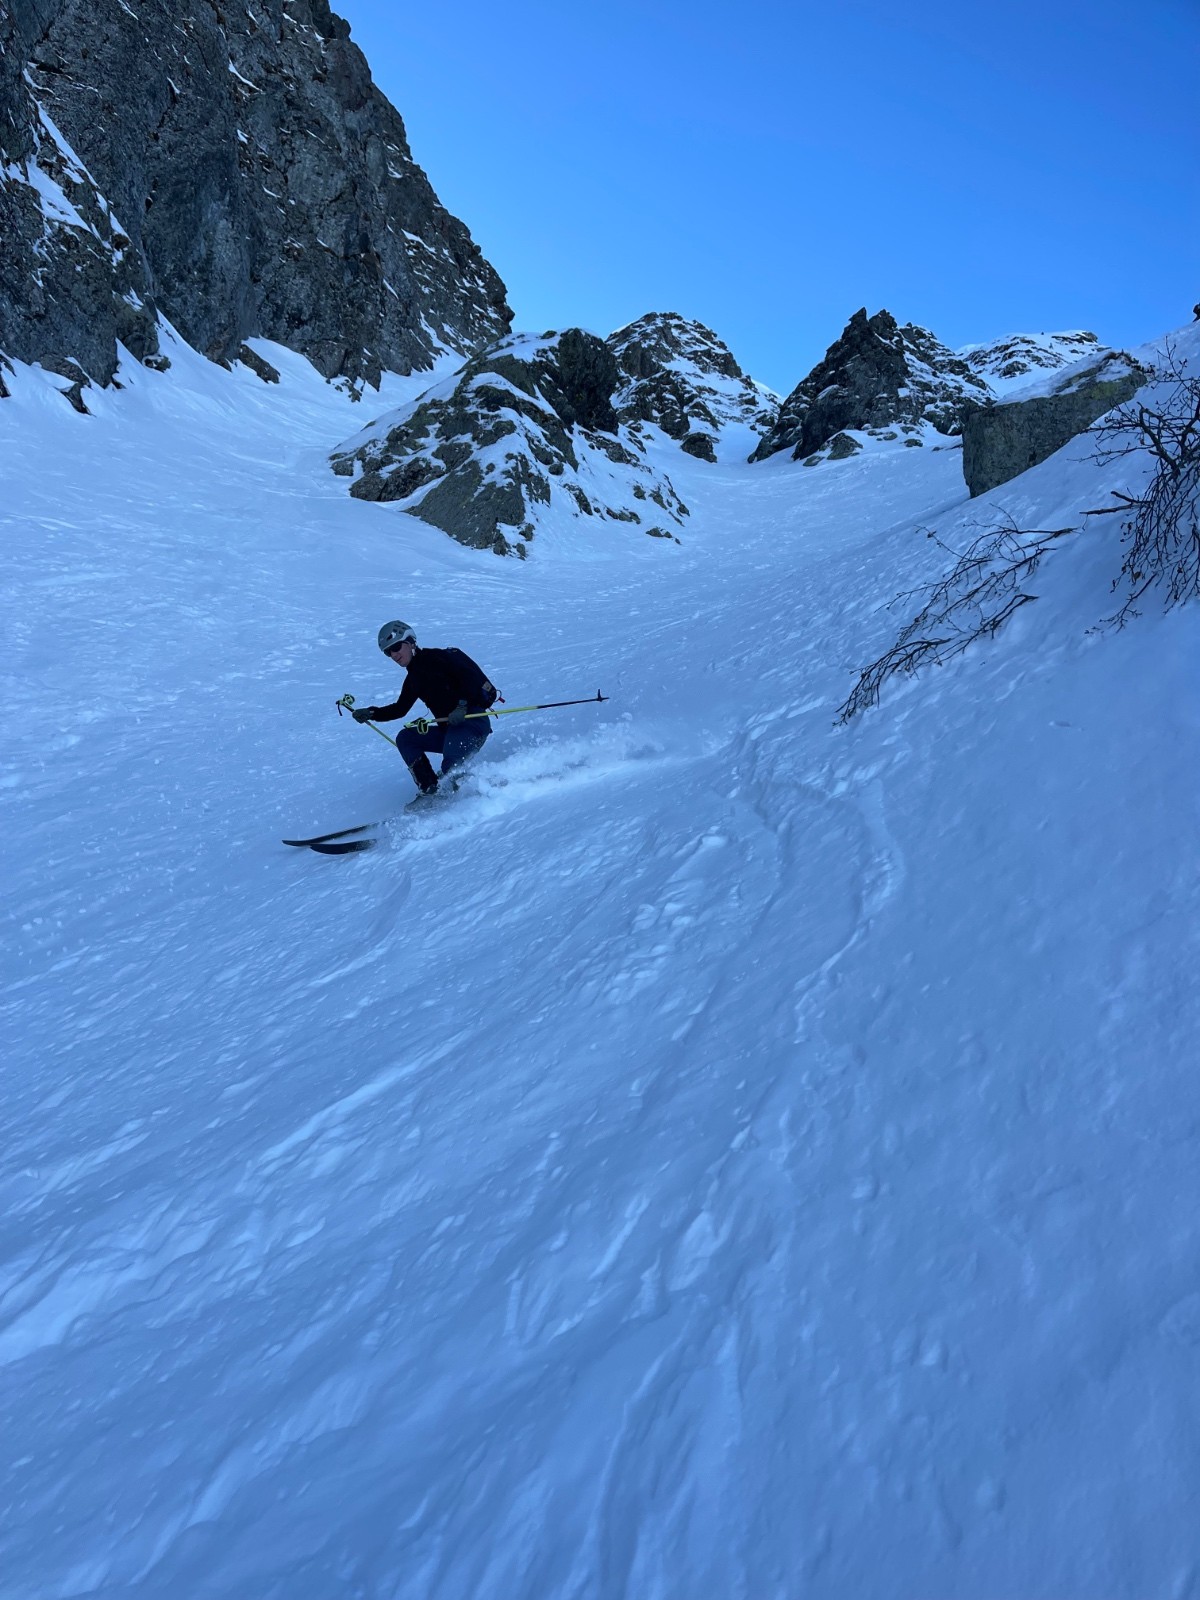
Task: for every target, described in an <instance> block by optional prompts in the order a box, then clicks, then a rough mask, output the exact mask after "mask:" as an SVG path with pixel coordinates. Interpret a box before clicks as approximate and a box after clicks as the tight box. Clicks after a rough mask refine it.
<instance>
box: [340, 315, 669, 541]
mask: <svg viewBox="0 0 1200 1600" xmlns="http://www.w3.org/2000/svg"><path fill="white" fill-rule="evenodd" d="M618 380H619V373H618V369H617V363H616V359H615V357H614V356H613V354H612V352H611V350H610V349H609V347H608V346H607V345H606V344H605V342H604V340H603V339H600V338H598V337H597V336H596V335H595V334H591V333H585V332H584V331H583V330H582V329H580V328H568V329H566V330H565V331H564V332H560V333H546V334H542V335H540V336H535V335H532V334H515V335H512V336H511V337H509V338H507V339H502V340H500V341H499V342H498V343H496V344H494V345H491V346H490V347H489V348H488V349H487V350H485V351H483V352H482V353H481V354H480V355H478V356H476V357H475V358H474V359H473V360H471V361H469V362H468V363H467V365H466V366H465V367H463V368H462V369H461V371H459V372H457V373H455V374H454V375H453V376H452V377H450V378H448V379H446V380H444V381H443V382H442V383H440V384H436V385H434V386H433V387H432V388H430V389H429V390H427V391H426V393H425V394H424V395H422V396H421V398H420V399H419V400H418V401H417V402H416V403H415V404H413V405H411V406H407V407H404V408H402V409H401V410H399V411H396V412H392V413H390V414H389V415H387V416H384V417H382V418H381V419H380V420H379V421H378V422H376V423H374V424H372V425H371V426H370V427H369V428H367V429H365V430H364V432H363V433H362V434H360V435H359V436H358V437H357V438H355V439H352V440H350V441H348V443H347V444H346V445H345V446H343V447H342V448H341V449H340V450H338V451H335V452H334V455H333V457H332V461H333V469H334V471H335V472H337V473H339V474H341V475H343V476H347V477H353V478H354V482H353V483H352V484H351V487H350V493H351V494H352V495H354V496H355V497H356V498H357V499H360V500H386V501H395V502H396V503H397V504H398V505H399V506H400V508H401V509H402V510H404V511H410V512H412V513H413V515H414V516H418V517H421V518H422V519H423V520H424V521H426V522H431V523H432V524H433V525H434V526H435V527H438V528H441V529H443V530H444V531H445V532H446V533H448V534H450V535H451V536H452V537H453V538H455V539H457V540H459V541H460V543H462V544H467V545H473V546H476V547H477V548H485V549H487V548H490V549H492V550H495V551H496V553H497V554H499V555H507V554H510V553H516V554H518V555H521V556H523V555H525V553H526V545H527V543H528V541H529V540H531V539H532V538H533V537H534V534H535V532H536V531H537V529H538V527H539V526H540V525H541V524H542V523H543V522H544V521H545V520H546V517H547V514H549V515H550V518H551V520H554V519H556V518H557V517H559V516H561V515H563V514H566V515H568V516H570V517H572V518H582V517H587V518H593V519H595V521H596V524H597V525H600V524H602V523H605V522H609V523H611V522H617V523H627V524H629V525H631V526H632V527H636V528H640V529H641V530H642V531H643V532H645V533H649V534H653V535H656V536H658V537H675V532H676V529H677V528H679V527H680V526H681V525H682V522H683V519H684V518H685V517H686V516H687V514H688V511H687V507H686V506H685V505H684V504H683V502H682V500H680V498H679V496H678V495H677V494H676V493H675V490H674V488H673V487H672V484H671V481H670V479H669V478H668V477H667V476H666V475H665V474H663V473H659V472H657V471H656V470H655V469H654V468H653V467H652V466H651V465H650V464H649V461H648V460H647V456H646V448H645V443H644V441H643V440H642V439H641V438H640V437H639V436H638V434H637V433H635V432H634V431H633V430H631V429H630V428H629V427H627V426H625V425H623V424H622V423H621V422H620V420H619V419H618V416H617V413H616V411H615V410H614V408H613V394H614V391H615V390H616V388H617V384H618Z"/></svg>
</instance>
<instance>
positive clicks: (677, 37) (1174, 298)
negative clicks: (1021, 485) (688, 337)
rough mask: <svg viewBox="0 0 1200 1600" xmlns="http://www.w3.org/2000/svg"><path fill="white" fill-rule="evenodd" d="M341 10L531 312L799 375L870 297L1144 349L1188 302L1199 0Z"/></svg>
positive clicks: (376, 2) (512, 292) (521, 319)
mask: <svg viewBox="0 0 1200 1600" xmlns="http://www.w3.org/2000/svg"><path fill="white" fill-rule="evenodd" d="M333 5H334V9H335V10H336V11H338V12H339V13H340V14H341V15H343V16H345V17H346V18H347V20H348V21H349V22H350V24H351V28H352V32H353V37H354V39H355V40H356V41H357V42H358V44H359V45H360V46H361V47H362V49H363V50H364V51H365V52H366V55H367V58H368V60H369V61H370V63H371V67H372V70H373V72H374V76H375V79H376V81H377V82H378V83H379V85H380V86H381V88H382V89H383V90H384V92H385V93H386V94H387V95H388V96H389V97H390V98H391V99H392V100H393V101H394V103H395V104H396V106H397V108H398V109H399V111H400V113H401V115H402V116H403V117H404V119H405V123H406V126H407V128H408V133H409V140H410V143H411V145H412V149H413V154H414V156H415V158H416V159H417V161H418V162H420V164H421V165H422V166H423V167H424V168H425V170H426V171H427V172H428V173H429V176H430V178H431V180H432V182H433V184H434V187H435V189H436V190H437V192H438V194H439V196H440V197H441V199H442V201H443V203H444V204H445V205H446V206H447V207H448V208H449V209H450V210H451V211H453V212H454V213H455V214H456V215H457V216H460V217H461V218H462V219H463V221H464V222H465V223H466V224H467V226H468V227H469V228H470V229H471V232H472V233H473V235H474V236H475V238H476V239H477V240H478V242H479V244H480V246H481V247H482V249H483V251H484V253H485V254H486V255H487V256H488V258H489V260H490V261H491V262H492V263H493V265H494V266H495V267H496V268H497V270H498V271H499V272H500V274H501V276H502V277H503V278H504V281H505V283H506V284H507V285H508V289H509V299H510V302H511V304H512V306H513V308H514V310H515V312H516V322H515V324H514V326H515V327H517V328H526V329H534V330H541V329H544V328H552V327H564V326H567V325H570V324H578V325H581V326H583V327H587V328H592V329H594V330H596V331H597V332H600V333H607V332H609V331H611V329H613V328H615V327H619V326H620V325H621V324H622V323H625V322H629V321H631V320H632V319H633V318H634V317H636V316H638V315H640V314H641V313H642V312H644V311H652V310H674V311H680V312H682V313H683V314H684V315H685V316H690V317H696V318H698V319H699V320H700V321H702V322H707V323H708V324H710V326H712V327H713V328H715V330H716V331H717V333H719V334H720V335H721V337H722V338H724V339H725V340H726V342H727V343H728V344H729V345H730V346H731V348H732V349H733V351H734V354H735V355H736V356H737V358H738V360H739V361H740V362H741V363H742V365H743V366H744V367H745V368H746V369H747V370H748V371H750V372H752V373H753V374H754V376H755V377H757V378H760V379H761V380H762V381H763V382H765V383H769V384H770V385H771V386H772V387H773V388H776V389H779V390H781V391H787V390H788V389H790V388H792V387H793V385H794V384H796V383H797V382H798V381H799V380H800V378H801V377H803V376H804V374H805V373H806V372H807V371H808V370H809V368H810V367H811V366H812V365H813V363H814V362H815V361H817V360H819V359H820V357H821V355H822V354H823V353H824V351H825V349H826V347H827V346H828V345H829V344H830V343H831V342H832V341H833V340H834V339H835V338H836V337H837V335H838V334H839V333H840V331H841V329H842V327H843V326H844V324H845V322H846V320H847V318H848V317H849V316H850V314H851V313H852V312H853V311H854V310H856V309H857V307H859V306H860V305H865V306H866V307H867V308H868V310H870V311H876V310H878V309H879V308H880V307H881V306H886V307H887V308H888V309H889V310H890V311H892V312H893V313H894V314H895V315H896V316H897V317H898V318H899V319H900V321H902V322H904V321H913V322H919V323H923V324H924V325H925V326H927V327H930V328H932V329H933V331H934V332H935V333H936V334H937V335H938V336H939V337H940V338H941V339H943V340H945V342H946V343H948V344H950V345H953V346H958V345H961V344H965V343H967V342H970V341H977V340H984V339H990V338H993V337H996V336H998V335H1000V334H1004V333H1011V332H1017V331H1035V330H1038V329H1053V330H1060V329H1067V328H1092V329H1094V330H1095V331H1096V332H1097V333H1098V334H1099V335H1100V337H1101V338H1102V339H1104V340H1106V341H1108V342H1110V343H1116V344H1128V343H1134V342H1139V341H1141V340H1143V339H1146V338H1150V337H1153V336H1155V335H1157V334H1159V333H1162V332H1164V331H1166V330H1167V329H1168V328H1171V327H1175V326H1178V325H1179V324H1180V323H1182V322H1185V321H1188V320H1190V317H1191V309H1192V306H1193V304H1194V303H1195V302H1196V301H1197V300H1200V234H1198V230H1197V221H1196V219H1197V214H1198V211H1200V206H1198V201H1200V177H1198V174H1200V161H1198V157H1200V137H1198V134H1200V115H1198V114H1197V112H1196V110H1195V98H1196V97H1195V85H1196V81H1197V76H1198V74H1197V68H1198V66H1200V0H1141V3H1139V4H1137V5H1130V4H1129V3H1128V0H1123V3H1120V4H1117V3H1112V0H1093V3H1091V4H1088V5H1083V4H1077V3H1074V0H1071V3H1055V0H1043V3H1041V4H1031V3H1028V0H1006V3H1005V4H1004V5H1001V6H990V7H975V8H965V7H963V6H962V5H961V3H957V4H953V5H950V4H941V3H931V4H917V5H914V6H909V7H897V6H895V5H894V4H889V5H883V4H876V3H874V0H867V3H857V4H855V5H853V6H851V5H848V4H844V3H843V4H839V3H838V0H826V3H825V4H823V5H820V6H817V5H813V4H809V3H807V0H803V3H799V4H797V3H794V0H793V3H792V4H786V3H776V0H767V3H760V4H758V5H756V6H754V7H749V6H737V5H734V4H731V3H728V0H726V3H711V0H691V3H688V4H682V3H676V0H665V3H663V0H659V3H655V0H651V3H649V4H647V3H646V0H642V3H640V4H638V3H634V0H608V3H607V4H606V5H605V7H603V8H598V7H587V8H566V7H563V6H562V5H561V4H560V3H550V0H512V3H510V4H508V5H497V4H496V3H495V0H488V3H483V0H457V3H456V4H455V5H454V6H453V7H449V6H447V7H444V8H442V7H436V6H428V5H422V6H413V5H408V4H397V3H396V0H333ZM968 10H970V11H973V12H975V13H977V14H975V15H967V16H966V17H965V18H964V11H968Z"/></svg>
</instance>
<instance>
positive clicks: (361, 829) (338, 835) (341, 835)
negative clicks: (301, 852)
mask: <svg viewBox="0 0 1200 1600" xmlns="http://www.w3.org/2000/svg"><path fill="white" fill-rule="evenodd" d="M382 826H383V824H382V823H380V822H360V823H359V825H358V827H357V828H335V829H334V830H333V832H332V833H314V834H313V836H312V838H311V839H284V840H283V843H284V844H292V845H296V846H297V847H298V848H299V847H302V846H304V845H307V846H308V848H309V849H310V850H311V849H312V848H313V846H314V845H318V844H325V843H326V841H327V840H329V839H349V838H350V837H351V836H352V835H354V834H356V833H369V832H370V831H371V829H372V828H379V827H382Z"/></svg>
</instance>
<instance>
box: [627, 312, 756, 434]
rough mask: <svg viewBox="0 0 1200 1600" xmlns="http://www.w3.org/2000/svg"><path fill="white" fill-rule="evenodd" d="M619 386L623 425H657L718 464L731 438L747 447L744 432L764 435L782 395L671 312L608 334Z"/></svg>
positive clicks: (708, 334)
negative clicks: (720, 449) (722, 448)
mask: <svg viewBox="0 0 1200 1600" xmlns="http://www.w3.org/2000/svg"><path fill="white" fill-rule="evenodd" d="M606 343H607V344H608V347H609V349H610V350H611V351H612V353H613V355H614V356H615V357H616V359H617V366H618V367H619V368H620V374H621V376H620V383H619V386H618V388H617V392H616V394H615V395H614V397H613V403H614V405H615V406H616V409H617V414H618V416H619V417H620V418H621V421H622V422H625V423H628V424H629V425H630V426H631V427H634V428H637V427H638V425H639V424H641V423H653V424H654V425H655V426H657V427H659V428H661V429H662V431H663V432H664V433H665V434H667V435H668V437H669V438H671V439H674V440H676V441H677V443H678V444H679V445H680V447H681V449H683V450H685V451H687V453H688V454H689V455H693V456H696V457H698V458H699V459H701V460H704V461H715V460H716V459H717V451H718V447H719V445H720V444H721V443H722V442H724V438H725V436H731V437H732V439H733V440H734V441H735V444H736V448H738V449H739V450H740V451H741V452H742V453H744V452H745V449H746V440H745V433H746V430H749V431H750V432H751V433H757V434H763V433H766V432H767V431H768V430H769V429H770V428H771V427H772V425H773V424H774V421H775V418H776V416H777V415H778V413H779V398H778V396H777V395H774V394H772V393H771V391H770V390H769V389H766V388H764V387H763V385H762V384H760V383H756V382H755V381H754V379H753V378H750V377H748V376H747V375H746V374H745V373H744V372H743V371H742V369H741V367H739V366H738V364H737V362H736V361H735V360H734V357H733V352H732V351H731V350H730V349H729V346H728V345H726V344H724V343H722V341H721V340H720V339H718V337H717V335H716V334H715V333H714V332H713V331H712V329H711V328H706V327H705V326H704V324H703V323H702V322H690V321H688V319H687V318H686V317H681V316H679V315H678V313H677V312H674V311H653V312H650V313H649V314H648V315H646V316H644V317H639V318H638V319H637V321H636V322H631V323H629V324H628V325H627V326H626V327H624V328H619V329H618V330H617V332H616V333H613V334H610V335H609V337H608V339H607V341H606Z"/></svg>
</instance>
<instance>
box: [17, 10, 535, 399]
mask: <svg viewBox="0 0 1200 1600" xmlns="http://www.w3.org/2000/svg"><path fill="white" fill-rule="evenodd" d="M349 32H350V30H349V27H348V25H347V24H346V23H345V22H343V21H342V20H341V19H340V18H339V17H337V16H335V15H334V14H333V13H332V12H331V11H330V9H329V6H328V3H327V0H252V3H246V0H240V3H239V0H230V3H224V0H220V3H218V0H136V4H133V5H127V4H125V3H123V0H104V3H103V4H100V5H96V4H95V3H85V0H0V237H2V238H3V241H4V249H3V252H2V253H0V352H3V353H5V354H7V355H8V356H10V357H16V358H19V359H22V360H27V361H41V362H42V363H43V364H44V365H46V366H48V367H50V368H51V369H52V370H56V371H60V372H62V373H63V374H64V375H65V376H67V377H68V379H71V380H76V381H80V382H82V381H86V380H87V379H91V380H93V381H95V382H100V383H103V382H107V381H108V380H109V379H110V378H111V377H112V375H113V373H114V371H115V369H116V363H117V349H116V343H117V341H118V340H120V341H121V342H122V343H123V344H124V345H125V346H126V347H127V348H128V349H129V350H130V352H131V353H132V354H133V355H134V356H136V357H137V358H139V359H142V360H150V361H153V360H154V359H155V355H156V351H157V333H156V321H157V317H158V315H159V314H161V315H163V316H165V317H166V318H168V319H169V320H170V322H171V323H172V324H174V326H175V328H176V329H177V331H178V332H179V333H180V334H182V336H183V337H184V338H185V339H186V340H188V342H189V343H191V344H193V345H194V346H195V347H196V348H197V349H198V350H201V351H203V352H205V353H206V354H207V355H209V356H211V357H212V358H213V359H215V360H218V361H230V360H232V359H234V358H236V357H237V356H238V355H239V352H240V351H241V349H242V346H243V341H244V340H245V339H246V338H247V337H249V336H252V335H260V336H262V337H265V338H269V339H273V340H277V341H278V342H280V343H282V344H284V345H287V346H289V347H290V348H292V349H295V350H298V351H300V352H302V353H303V354H304V355H306V356H308V357H309V359H310V360H311V361H312V362H313V363H314V364H315V365H316V366H317V368H318V369H319V370H320V371H321V372H322V373H323V374H325V375H326V376H327V377H330V378H334V377H340V378H345V379H349V380H351V381H353V382H355V383H358V382H361V381H366V382H372V381H376V380H377V378H378V374H379V372H380V369H381V368H389V369H391V370H394V371H398V372H411V371H413V370H423V369H426V368H428V367H429V366H430V364H431V361H432V358H433V357H434V355H435V354H437V353H438V352H439V351H440V350H444V349H448V350H451V351H456V352H460V353H462V354H464V355H466V354H469V353H470V352H471V351H473V350H475V349H478V348H479V347H480V346H481V345H483V344H484V343H486V342H488V341H490V340H492V339H494V338H496V337H497V336H498V335H500V334H502V333H503V332H504V331H505V330H506V329H507V328H508V326H509V324H510V322H511V320H512V319H511V313H510V311H509V309H508V307H507V305H506V303H505V291H504V286H503V284H502V283H501V282H500V279H499V278H498V277H497V275H496V273H495V272H494V271H493V269H492V268H491V267H490V266H489V265H488V263H487V262H486V261H485V260H484V259H483V256H482V255H481V253H480V251H479V249H478V247H477V246H476V245H475V243H474V242H473V241H472V239H471V236H470V234H469V233H468V231H467V229H466V228H465V227H464V226H463V224H462V223H461V222H459V221H457V220H456V219H455V218H454V217H452V216H450V215H449V214H448V213H447V212H446V211H445V210H444V208H443V207H442V206H441V205H440V203H439V202H438V199H437V196H436V195H435V194H434V192H433V189H432V188H431V186H430V184H429V181H428V179H427V178H426V176H425V174H424V173H423V172H422V170H421V169H420V167H418V166H417V165H416V163H415V162H414V161H413V158H412V155H411V153H410V151H409V147H408V142H407V139H406V137H405V132H404V125H403V123H402V121H401V119H400V117H399V115H398V114H397V112H396V111H395V110H394V109H393V107H392V106H391V105H390V104H389V103H388V101H387V100H386V99H385V98H384V96H383V95H382V94H381V93H380V92H379V90H378V89H377V88H376V87H375V86H374V84H373V83H372V81H371V76H370V72H369V70H368V68H367V64H366V62H365V60H364V58H363V56H362V54H361V52H360V51H359V50H358V49H357V47H356V46H355V45H354V44H352V43H351V41H350V38H349Z"/></svg>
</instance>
